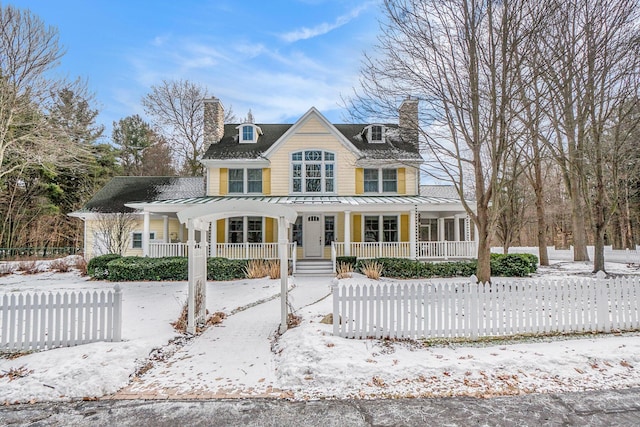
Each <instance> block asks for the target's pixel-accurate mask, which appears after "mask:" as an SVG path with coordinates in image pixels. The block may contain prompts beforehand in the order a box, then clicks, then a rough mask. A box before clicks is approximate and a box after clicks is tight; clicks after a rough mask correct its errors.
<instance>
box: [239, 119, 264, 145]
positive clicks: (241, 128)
mask: <svg viewBox="0 0 640 427" xmlns="http://www.w3.org/2000/svg"><path fill="white" fill-rule="evenodd" d="M247 126H249V127H251V128H252V129H253V138H252V139H244V128H245V127H247ZM236 129H238V142H239V143H240V144H255V143H256V142H258V136H259V135H262V129H260V126H257V125H255V124H253V123H242V124H240V125H238V126H236Z"/></svg>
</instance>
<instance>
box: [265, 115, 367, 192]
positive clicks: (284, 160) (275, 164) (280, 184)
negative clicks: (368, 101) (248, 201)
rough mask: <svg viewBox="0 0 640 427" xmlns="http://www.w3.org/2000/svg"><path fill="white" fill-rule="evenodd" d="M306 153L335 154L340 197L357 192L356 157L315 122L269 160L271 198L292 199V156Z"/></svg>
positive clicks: (307, 123)
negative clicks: (322, 152)
mask: <svg viewBox="0 0 640 427" xmlns="http://www.w3.org/2000/svg"><path fill="white" fill-rule="evenodd" d="M304 149H318V150H325V151H330V152H333V153H335V155H336V163H335V174H336V184H337V194H338V195H343V196H344V195H352V194H354V192H355V179H354V167H355V166H354V165H355V161H356V158H355V156H354V154H353V153H352V152H351V151H350V150H348V149H347V147H345V145H343V143H342V142H341V141H340V140H339V139H338V138H337V137H335V136H334V135H332V134H331V133H329V130H328V129H327V128H325V127H324V125H323V124H322V123H320V122H319V121H318V120H316V119H314V118H311V119H310V120H308V121H307V122H306V123H304V124H303V125H302V126H301V128H300V129H299V130H298V131H297V132H296V133H295V134H293V135H291V136H290V137H289V138H288V139H287V140H286V141H285V142H284V143H283V144H282V145H281V146H279V147H278V148H277V150H276V151H275V152H273V153H272V154H271V156H270V158H269V160H270V161H271V194H272V195H274V196H286V195H289V189H290V173H291V166H290V165H291V157H290V155H291V153H292V152H295V151H300V150H304Z"/></svg>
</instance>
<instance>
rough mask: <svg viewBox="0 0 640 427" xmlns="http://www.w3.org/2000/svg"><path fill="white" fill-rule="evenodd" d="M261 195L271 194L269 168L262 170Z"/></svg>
mask: <svg viewBox="0 0 640 427" xmlns="http://www.w3.org/2000/svg"><path fill="white" fill-rule="evenodd" d="M262 194H264V195H267V196H268V195H270V194H271V169H270V168H263V169H262Z"/></svg>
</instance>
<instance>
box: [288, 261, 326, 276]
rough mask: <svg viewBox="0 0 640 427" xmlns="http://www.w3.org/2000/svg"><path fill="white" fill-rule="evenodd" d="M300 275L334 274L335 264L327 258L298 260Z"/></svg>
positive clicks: (298, 272)
mask: <svg viewBox="0 0 640 427" xmlns="http://www.w3.org/2000/svg"><path fill="white" fill-rule="evenodd" d="M296 274H298V275H315V276H318V275H322V276H325V275H327V276H329V275H333V274H334V272H333V264H332V263H331V261H327V260H302V261H297V262H296Z"/></svg>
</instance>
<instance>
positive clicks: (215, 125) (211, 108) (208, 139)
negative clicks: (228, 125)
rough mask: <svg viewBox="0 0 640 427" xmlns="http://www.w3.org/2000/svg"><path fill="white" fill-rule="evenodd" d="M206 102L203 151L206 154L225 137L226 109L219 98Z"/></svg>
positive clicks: (206, 100)
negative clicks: (210, 147)
mask: <svg viewBox="0 0 640 427" xmlns="http://www.w3.org/2000/svg"><path fill="white" fill-rule="evenodd" d="M203 102H204V131H203V139H204V144H203V150H204V152H205V153H206V152H207V150H208V149H209V146H211V144H217V143H218V142H220V140H221V139H222V136H223V135H224V107H223V106H222V103H221V102H220V100H219V99H218V98H209V99H205V100H203Z"/></svg>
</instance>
